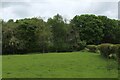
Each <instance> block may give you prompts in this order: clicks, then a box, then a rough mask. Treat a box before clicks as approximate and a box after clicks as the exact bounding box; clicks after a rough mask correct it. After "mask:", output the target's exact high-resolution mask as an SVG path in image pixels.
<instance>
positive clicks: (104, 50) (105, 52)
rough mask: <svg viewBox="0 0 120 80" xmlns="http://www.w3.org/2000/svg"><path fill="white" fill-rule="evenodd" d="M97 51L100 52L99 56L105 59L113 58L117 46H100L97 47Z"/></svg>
mask: <svg viewBox="0 0 120 80" xmlns="http://www.w3.org/2000/svg"><path fill="white" fill-rule="evenodd" d="M98 49H99V50H100V53H101V55H102V56H104V57H106V58H109V57H113V56H115V55H116V53H117V46H116V45H113V44H108V43H106V44H101V45H99V46H98Z"/></svg>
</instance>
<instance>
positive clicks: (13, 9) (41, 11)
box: [0, 0, 118, 20]
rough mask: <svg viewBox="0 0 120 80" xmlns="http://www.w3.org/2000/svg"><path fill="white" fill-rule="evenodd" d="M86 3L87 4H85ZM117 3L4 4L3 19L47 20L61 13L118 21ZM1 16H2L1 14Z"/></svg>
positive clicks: (36, 0) (49, 0) (30, 0)
mask: <svg viewBox="0 0 120 80" xmlns="http://www.w3.org/2000/svg"><path fill="white" fill-rule="evenodd" d="M85 1H86V2H85ZM117 10H118V3H117V2H97V1H94V0H92V1H91V0H84V1H83V0H26V2H5V0H4V2H3V3H2V13H3V16H2V18H3V19H4V20H8V19H11V18H13V19H15V20H16V19H20V18H26V17H39V16H41V17H45V19H47V18H49V17H52V16H54V15H55V14H57V13H59V14H60V15H62V16H63V17H65V18H68V19H71V18H73V17H74V16H75V15H81V14H96V15H105V16H108V17H109V18H114V19H117V15H118V11H117ZM0 16H1V14H0Z"/></svg>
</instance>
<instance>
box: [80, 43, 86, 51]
mask: <svg viewBox="0 0 120 80" xmlns="http://www.w3.org/2000/svg"><path fill="white" fill-rule="evenodd" d="M78 46H79V47H78V50H83V49H84V48H85V47H86V41H79V42H78Z"/></svg>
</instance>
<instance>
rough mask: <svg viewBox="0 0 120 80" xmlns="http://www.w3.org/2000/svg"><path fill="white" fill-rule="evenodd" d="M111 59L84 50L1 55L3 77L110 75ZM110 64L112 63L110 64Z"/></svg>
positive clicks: (110, 76) (112, 62)
mask: <svg viewBox="0 0 120 80" xmlns="http://www.w3.org/2000/svg"><path fill="white" fill-rule="evenodd" d="M111 64H112V65H113V64H114V61H113V60H112V61H107V60H105V59H102V58H101V56H100V55H99V54H94V53H88V52H72V53H59V54H55V53H51V54H30V55H9V56H3V78H6V77H14V78H15V77H18V78H24V77H25V78H27V77H28V78H30V77H31V78H34V77H35V78H41V77H42V78H50V77H52V78H64V77H66V78H68V77H69V78H71V77H72V78H73V77H75V78H78V77H79V78H114V77H117V70H116V69H111V70H108V68H107V67H109V66H108V65H111ZM113 67H114V66H113Z"/></svg>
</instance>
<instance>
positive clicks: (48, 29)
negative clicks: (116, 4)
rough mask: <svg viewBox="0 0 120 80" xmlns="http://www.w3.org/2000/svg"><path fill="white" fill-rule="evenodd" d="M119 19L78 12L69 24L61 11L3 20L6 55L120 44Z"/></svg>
mask: <svg viewBox="0 0 120 80" xmlns="http://www.w3.org/2000/svg"><path fill="white" fill-rule="evenodd" d="M119 24H120V21H119V20H113V19H109V18H107V17H106V16H95V15H88V14H86V15H79V16H78V15H76V16H75V17H74V18H73V19H71V21H70V22H69V23H67V21H66V20H65V19H64V18H63V17H62V16H61V15H59V14H57V15H55V16H54V17H53V18H49V19H48V20H47V22H45V21H44V20H43V19H41V18H25V19H19V20H16V21H15V22H14V20H12V19H10V20H9V21H7V22H4V21H2V36H3V37H2V40H3V41H2V44H3V45H2V48H3V53H4V54H5V53H6V54H14V53H17V54H18V53H28V52H42V53H44V52H67V51H79V50H82V49H84V47H85V46H86V45H89V44H101V43H106V42H110V43H115V44H119V43H120V37H119V35H120V26H119Z"/></svg>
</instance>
